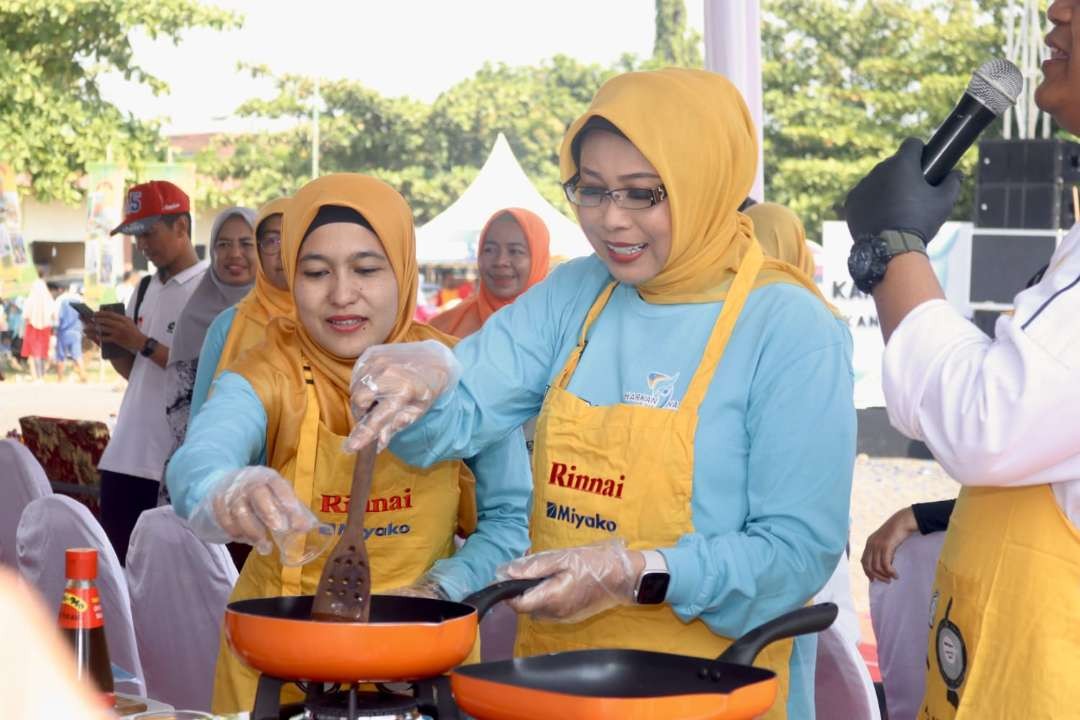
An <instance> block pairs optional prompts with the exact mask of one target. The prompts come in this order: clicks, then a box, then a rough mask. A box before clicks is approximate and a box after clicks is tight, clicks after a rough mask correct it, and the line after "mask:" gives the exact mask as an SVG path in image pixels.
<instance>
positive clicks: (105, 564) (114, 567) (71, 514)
mask: <svg viewBox="0 0 1080 720" xmlns="http://www.w3.org/2000/svg"><path fill="white" fill-rule="evenodd" d="M16 544H17V546H18V562H19V573H20V574H21V575H22V576H23V579H24V580H26V582H27V583H29V584H30V585H31V586H33V587H35V588H37V590H38V592H39V593H40V594H41V597H42V599H43V600H44V602H45V604H46V606H47V607H55V608H59V606H60V597H61V595H62V594H63V590H64V581H65V578H64V563H65V561H64V551H65V550H67V549H68V548H74V547H86V548H94V549H96V550H97V551H98V579H97V588H98V592H99V593H100V594H101V604H102V606H103V607H104V610H105V637H106V638H108V645H109V659H110V660H112V662H113V663H114V664H115V665H119V666H120V667H121V668H123V669H125V670H127V671H129V672H130V673H131V674H132V675H134V676H135V679H134V680H128V681H118V682H117V683H116V690H117V691H119V692H127V693H131V694H133V695H145V694H146V692H145V690H146V684H145V682H144V679H143V677H144V676H143V669H142V663H140V662H139V650H138V648H137V646H136V644H135V625H134V623H133V622H132V618H131V599H130V597H129V596H128V587H127V580H126V579H125V578H124V570H123V568H121V567H120V561H119V560H117V559H116V553H115V552H114V551H113V548H112V544H111V543H110V542H109V538H108V537H106V536H105V531H104V530H103V529H102V527H101V525H100V524H99V523H98V521H97V520H96V519H94V516H93V515H91V514H90V511H89V510H88V509H87V508H86V506H85V505H83V504H81V503H79V502H77V501H75V500H72V499H71V498H69V497H66V496H64V495H49V496H47V497H43V498H38V499H37V500H35V501H33V502H32V503H30V504H29V505H27V506H26V510H24V511H23V515H22V519H21V520H20V521H19V529H18V531H17V533H16Z"/></svg>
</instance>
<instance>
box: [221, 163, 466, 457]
mask: <svg viewBox="0 0 1080 720" xmlns="http://www.w3.org/2000/svg"><path fill="white" fill-rule="evenodd" d="M324 205H340V206H343V207H347V208H351V209H353V210H355V211H357V212H358V213H360V214H361V215H363V216H364V218H365V219H366V220H367V221H368V222H369V223H370V224H371V227H372V228H374V230H375V234H376V235H377V236H378V238H379V240H380V242H382V245H383V250H384V251H385V252H386V256H387V258H388V260H389V261H390V266H391V268H392V269H393V271H394V277H395V278H396V279H397V283H398V308H397V319H396V322H395V323H394V326H393V328H392V329H391V331H390V335H389V336H388V337H387V338H386V339H385V340H384V341H383V342H386V343H395V342H411V341H416V340H438V341H439V342H442V343H444V344H446V345H453V344H454V342H455V340H454V339H453V338H451V337H449V336H447V335H444V334H442V333H440V332H439V331H437V330H434V329H433V328H431V327H429V326H427V325H424V324H422V323H417V322H413V319H412V318H413V313H414V312H415V310H416V287H417V283H418V281H419V272H418V270H417V266H416V235H415V233H414V228H413V215H412V210H411V209H410V208H409V205H408V203H406V202H405V198H403V197H402V196H401V195H399V194H398V192H397V191H396V190H394V189H393V188H392V187H390V186H389V185H387V184H386V183H384V182H382V181H381V180H378V179H376V178H373V177H370V176H367V175H359V174H353V173H338V174H334V175H325V176H323V177H320V178H318V179H317V180H313V181H311V182H309V183H308V184H307V185H305V186H304V187H302V188H300V191H299V192H297V193H296V195H294V196H293V198H292V199H291V200H290V201H289V203H288V205H287V207H286V208H285V212H284V216H283V217H282V227H281V260H282V264H283V265H284V267H285V276H286V277H287V278H288V281H289V290H290V296H291V293H292V289H293V283H294V280H295V277H296V265H297V257H298V256H299V253H300V246H301V244H302V243H303V240H304V235H305V233H306V232H307V228H308V226H310V225H311V221H312V220H314V219H315V216H316V215H317V214H318V212H319V208H321V207H322V206H324ZM355 362H356V358H346V357H340V356H337V355H334V354H332V353H330V352H328V351H326V350H325V349H323V348H322V347H321V346H320V345H319V344H318V343H316V342H315V341H314V340H312V339H311V337H310V336H309V335H308V333H307V331H306V330H305V329H304V326H303V325H302V324H301V323H300V322H299V321H298V320H297V319H296V318H294V317H278V318H275V319H274V320H273V321H272V322H271V323H270V325H269V326H268V328H267V333H266V341H265V343H264V344H262V345H260V346H256V347H254V348H252V349H251V350H249V351H248V352H246V353H244V354H243V355H241V356H240V358H238V359H237V360H236V362H234V363H233V364H232V365H230V366H229V368H228V370H230V371H231V372H235V373H239V374H240V375H242V376H243V377H244V378H246V379H247V380H248V382H250V383H251V386H252V388H254V390H255V392H256V394H257V395H258V396H259V399H260V400H262V404H263V408H264V409H265V410H266V416H267V438H266V440H267V446H266V447H267V459H268V461H269V462H270V464H271V466H272V467H280V466H282V465H284V463H285V462H286V461H287V460H288V459H289V458H291V457H292V456H293V455H295V453H296V447H297V444H298V438H299V435H300V428H301V425H302V423H303V417H304V409H305V407H306V389H305V382H304V377H303V367H304V365H305V364H307V365H308V366H309V367H310V368H311V371H312V374H313V375H314V378H315V392H316V395H317V396H318V399H319V410H320V415H321V419H322V421H323V423H324V424H325V425H326V426H327V429H329V430H330V431H331V432H333V433H336V434H338V435H346V434H348V432H349V430H350V429H351V428H352V424H353V418H352V412H351V410H350V407H349V382H350V380H351V376H352V366H353V363H355Z"/></svg>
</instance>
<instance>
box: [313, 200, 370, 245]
mask: <svg viewBox="0 0 1080 720" xmlns="http://www.w3.org/2000/svg"><path fill="white" fill-rule="evenodd" d="M331 223H350V224H352V225H359V226H361V227H365V228H367V229H368V230H370V231H371V232H373V233H375V228H373V227H371V223H369V222H368V221H367V218H365V217H364V216H363V215H361V214H360V213H358V212H357V211H356V210H353V209H352V208H350V207H345V206H343V205H323V206H322V207H320V208H319V212H318V213H317V214H316V215H315V219H313V220H312V221H311V224H310V225H308V228H307V230H305V231H304V239H305V240H306V239H307V236H308V235H310V234H311V233H313V232H315V231H316V230H317V229H318V228H321V227H322V226H323V225H330V224H331ZM375 234H376V235H378V233H375Z"/></svg>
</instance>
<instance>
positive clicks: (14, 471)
mask: <svg viewBox="0 0 1080 720" xmlns="http://www.w3.org/2000/svg"><path fill="white" fill-rule="evenodd" d="M46 495H52V488H51V487H50V486H49V478H47V477H46V476H45V471H44V470H43V469H42V467H41V464H40V463H38V461H37V458H35V457H34V455H33V453H31V452H30V451H29V450H27V449H26V447H25V446H24V445H23V444H22V443H20V442H17V441H15V440H0V498H3V501H2V502H0V564H2V565H7V566H8V567H11V568H14V567H17V566H18V554H17V552H16V545H15V532H16V530H18V528H19V518H21V517H22V514H23V509H24V508H25V507H26V506H27V505H29V504H30V503H31V502H33V501H34V500H37V499H38V498H39V497H45V496H46Z"/></svg>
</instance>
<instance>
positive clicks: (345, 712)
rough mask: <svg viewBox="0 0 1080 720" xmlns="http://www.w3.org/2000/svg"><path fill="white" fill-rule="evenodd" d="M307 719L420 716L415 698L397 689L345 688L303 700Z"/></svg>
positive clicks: (368, 719) (408, 718)
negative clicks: (359, 689) (391, 690)
mask: <svg viewBox="0 0 1080 720" xmlns="http://www.w3.org/2000/svg"><path fill="white" fill-rule="evenodd" d="M300 717H302V718H303V719H304V720H360V719H361V718H364V719H365V720H372V719H373V718H377V719H378V720H420V717H421V715H420V710H419V708H418V706H417V704H416V698H411V697H409V696H408V695H398V694H396V693H383V692H364V691H356V690H343V691H341V692H337V693H333V694H331V695H325V696H323V697H320V698H316V699H312V700H308V701H307V702H305V703H304V714H303V715H301V716H300Z"/></svg>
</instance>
